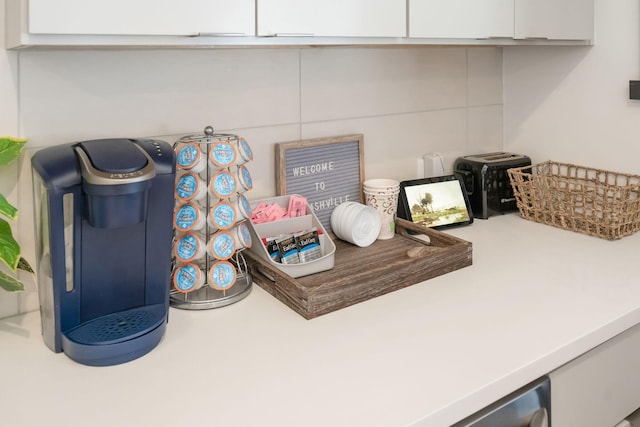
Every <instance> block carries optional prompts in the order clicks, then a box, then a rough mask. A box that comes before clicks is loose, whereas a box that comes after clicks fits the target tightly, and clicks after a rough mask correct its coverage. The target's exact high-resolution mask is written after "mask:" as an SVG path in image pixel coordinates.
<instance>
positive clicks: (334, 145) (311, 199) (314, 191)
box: [276, 134, 364, 233]
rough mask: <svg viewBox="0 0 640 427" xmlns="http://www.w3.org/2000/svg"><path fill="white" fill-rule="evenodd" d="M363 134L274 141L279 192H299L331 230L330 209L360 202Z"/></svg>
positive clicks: (323, 224) (283, 193)
mask: <svg viewBox="0 0 640 427" xmlns="http://www.w3.org/2000/svg"><path fill="white" fill-rule="evenodd" d="M363 158H364V153H363V135H361V134H354V135H343V136H337V137H331V138H317V139H308V140H303V141H293V142H283V143H279V144H276V186H277V193H278V195H280V196H282V195H287V194H299V195H301V196H305V197H306V198H307V202H308V203H309V205H310V206H311V208H312V209H313V211H314V213H315V214H316V216H317V217H318V220H319V221H320V222H321V223H322V226H323V227H324V228H325V229H326V230H327V232H329V233H330V232H331V212H332V211H333V208H335V207H336V206H338V205H339V204H340V203H342V202H347V201H352V202H360V203H362V180H363V177H364V170H363Z"/></svg>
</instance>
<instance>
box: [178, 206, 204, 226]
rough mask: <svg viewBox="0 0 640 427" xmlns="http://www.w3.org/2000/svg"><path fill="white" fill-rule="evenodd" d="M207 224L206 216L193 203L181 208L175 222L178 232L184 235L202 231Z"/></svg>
mask: <svg viewBox="0 0 640 427" xmlns="http://www.w3.org/2000/svg"><path fill="white" fill-rule="evenodd" d="M205 223H206V219H205V216H204V214H203V213H202V211H201V210H200V208H198V206H197V205H196V204H194V203H193V202H191V203H187V204H185V205H182V206H180V207H179V208H178V210H177V211H176V214H175V217H174V221H173V224H174V226H175V228H176V230H178V231H180V232H183V233H186V232H187V231H198V230H202V228H203V227H204V225H205Z"/></svg>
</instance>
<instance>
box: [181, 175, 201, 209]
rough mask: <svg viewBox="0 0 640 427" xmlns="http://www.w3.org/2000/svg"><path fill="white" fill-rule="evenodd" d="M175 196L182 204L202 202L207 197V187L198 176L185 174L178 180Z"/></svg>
mask: <svg viewBox="0 0 640 427" xmlns="http://www.w3.org/2000/svg"><path fill="white" fill-rule="evenodd" d="M175 196H176V199H177V200H178V201H179V202H182V203H186V202H190V201H192V200H193V201H197V200H202V199H204V198H205V197H206V196H207V186H206V184H205V183H204V181H203V180H202V179H200V177H199V176H198V174H196V173H195V172H187V173H184V174H182V175H180V177H179V178H178V181H177V183H176V191H175Z"/></svg>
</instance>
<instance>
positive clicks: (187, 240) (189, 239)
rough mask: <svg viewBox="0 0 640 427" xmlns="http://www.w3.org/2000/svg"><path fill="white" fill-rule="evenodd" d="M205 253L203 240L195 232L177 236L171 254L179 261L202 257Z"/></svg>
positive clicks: (195, 259)
mask: <svg viewBox="0 0 640 427" xmlns="http://www.w3.org/2000/svg"><path fill="white" fill-rule="evenodd" d="M206 253H207V248H206V247H205V245H204V242H203V241H202V240H201V239H200V237H198V236H197V235H196V234H195V233H186V234H183V235H181V236H179V237H178V239H177V240H176V243H175V244H174V246H173V254H174V255H175V257H176V259H177V260H178V261H180V262H191V261H197V260H199V259H202V257H204V255H205V254H206Z"/></svg>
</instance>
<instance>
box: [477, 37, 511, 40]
mask: <svg viewBox="0 0 640 427" xmlns="http://www.w3.org/2000/svg"><path fill="white" fill-rule="evenodd" d="M476 40H513V37H508V36H487V37H478V38H477V39H476Z"/></svg>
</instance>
